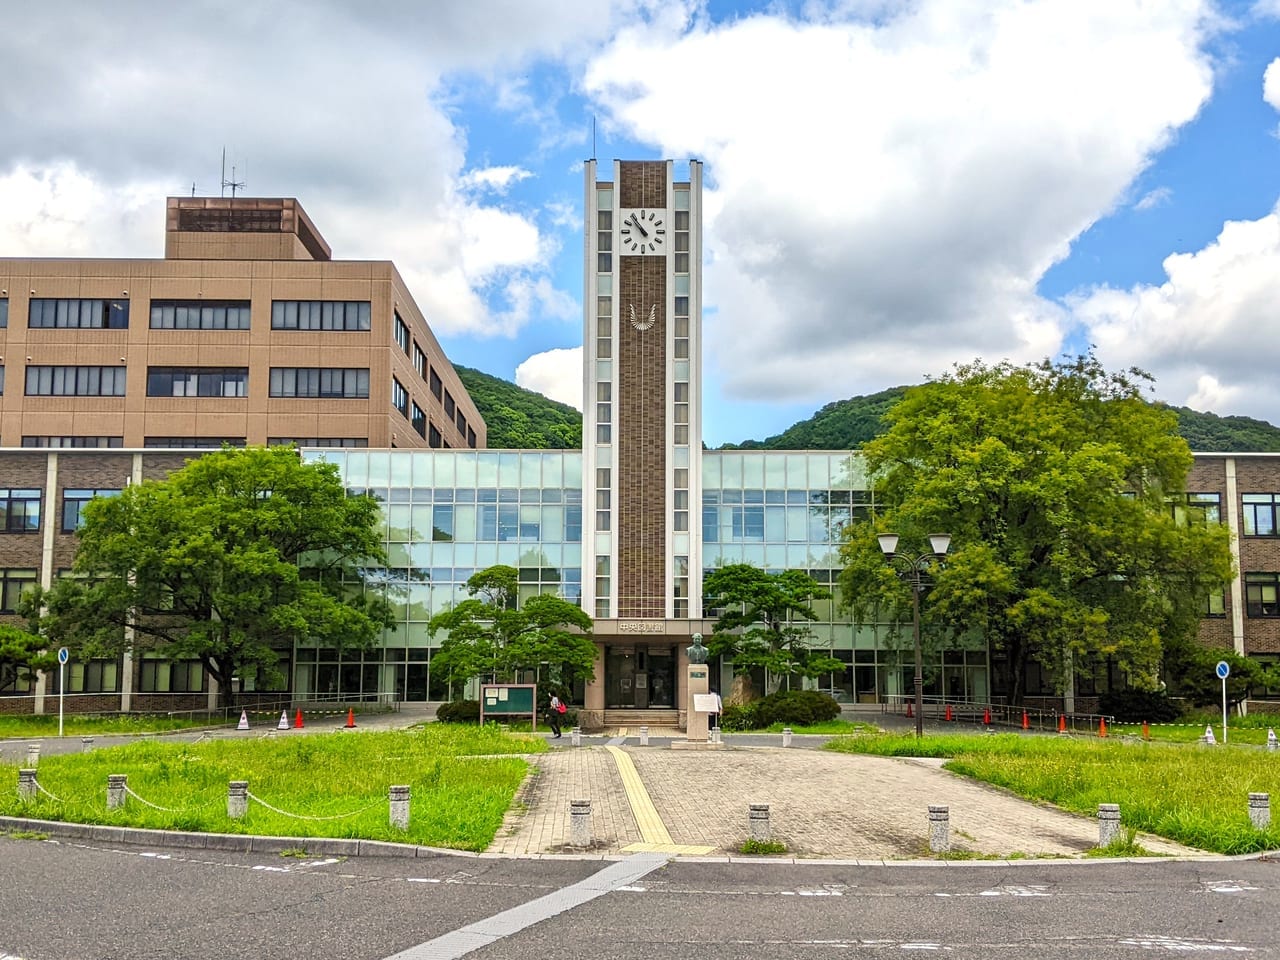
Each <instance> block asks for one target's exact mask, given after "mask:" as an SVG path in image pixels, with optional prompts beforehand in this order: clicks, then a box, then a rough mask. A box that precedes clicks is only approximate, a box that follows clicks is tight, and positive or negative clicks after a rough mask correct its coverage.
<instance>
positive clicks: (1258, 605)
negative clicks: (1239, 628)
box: [1244, 573, 1280, 617]
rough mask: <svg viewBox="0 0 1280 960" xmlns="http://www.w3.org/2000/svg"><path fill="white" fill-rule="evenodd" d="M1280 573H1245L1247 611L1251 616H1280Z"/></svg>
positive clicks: (1245, 604)
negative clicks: (1279, 600)
mask: <svg viewBox="0 0 1280 960" xmlns="http://www.w3.org/2000/svg"><path fill="white" fill-rule="evenodd" d="M1277 595H1280V574H1277V573H1246V574H1245V575H1244V606H1245V612H1246V613H1248V614H1249V616H1251V617H1280V603H1278V602H1277Z"/></svg>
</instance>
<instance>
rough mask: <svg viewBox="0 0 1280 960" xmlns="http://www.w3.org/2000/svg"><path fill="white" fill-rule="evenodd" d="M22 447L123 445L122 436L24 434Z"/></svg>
mask: <svg viewBox="0 0 1280 960" xmlns="http://www.w3.org/2000/svg"><path fill="white" fill-rule="evenodd" d="M22 445H23V446H24V447H123V446H124V437H36V436H24V437H23V438H22Z"/></svg>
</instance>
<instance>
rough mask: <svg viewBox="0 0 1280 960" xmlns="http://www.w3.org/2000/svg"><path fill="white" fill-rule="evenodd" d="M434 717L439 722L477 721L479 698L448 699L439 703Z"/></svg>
mask: <svg viewBox="0 0 1280 960" xmlns="http://www.w3.org/2000/svg"><path fill="white" fill-rule="evenodd" d="M436 719H437V720H439V721H440V722H441V723H479V722H480V701H479V700H450V701H449V702H448V703H442V704H440V708H439V709H438V710H436Z"/></svg>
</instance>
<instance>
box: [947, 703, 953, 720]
mask: <svg viewBox="0 0 1280 960" xmlns="http://www.w3.org/2000/svg"><path fill="white" fill-rule="evenodd" d="M947 719H948V720H951V719H953V718H952V716H951V704H949V703H948V704H947Z"/></svg>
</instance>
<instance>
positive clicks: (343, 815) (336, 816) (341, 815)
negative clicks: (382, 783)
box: [245, 791, 385, 820]
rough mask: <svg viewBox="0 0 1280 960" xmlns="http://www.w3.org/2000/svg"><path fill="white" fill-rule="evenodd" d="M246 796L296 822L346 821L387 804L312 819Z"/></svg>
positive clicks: (377, 801) (375, 803) (380, 801)
mask: <svg viewBox="0 0 1280 960" xmlns="http://www.w3.org/2000/svg"><path fill="white" fill-rule="evenodd" d="M245 796H247V797H248V798H249V799H250V800H252V801H253V802H254V803H256V804H258V805H259V806H263V807H266V808H267V809H268V810H270V811H271V812H272V813H278V814H280V816H282V817H292V818H293V819H295V820H345V819H346V818H347V817H357V816H359V815H360V814H362V813H367V812H368V811H370V810H372V809H373V808H374V807H376V806H378V805H380V804H382V803H384V802H385V801H383V800H375V801H374V802H373V803H371V804H369V805H368V806H367V807H361V808H360V809H359V810H353V811H352V812H351V813H337V814H334V815H333V816H331V817H312V816H308V815H307V814H305V813H289V811H287V810H281V809H280V808H279V807H273V806H272V805H271V804H269V803H267V801H265V800H263V799H262V798H261V797H255V796H254V795H253V794H252V793H250V792H248V791H245Z"/></svg>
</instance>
